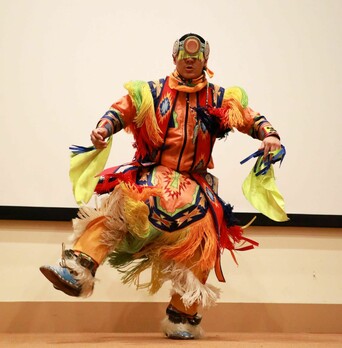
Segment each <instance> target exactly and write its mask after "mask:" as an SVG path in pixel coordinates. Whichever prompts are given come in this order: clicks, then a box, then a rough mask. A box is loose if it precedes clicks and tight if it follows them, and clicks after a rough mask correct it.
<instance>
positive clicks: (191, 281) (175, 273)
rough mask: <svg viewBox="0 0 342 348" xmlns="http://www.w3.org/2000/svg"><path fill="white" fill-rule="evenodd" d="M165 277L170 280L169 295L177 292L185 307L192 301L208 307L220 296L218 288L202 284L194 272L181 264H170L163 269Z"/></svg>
mask: <svg viewBox="0 0 342 348" xmlns="http://www.w3.org/2000/svg"><path fill="white" fill-rule="evenodd" d="M164 273H165V277H167V278H168V279H170V280H171V282H172V290H171V296H172V295H173V294H174V293H177V294H178V295H180V296H181V299H182V301H183V304H184V306H185V307H186V308H189V307H191V306H192V305H193V304H194V303H196V302H197V303H198V304H200V305H202V307H203V308H209V307H212V306H214V305H215V304H216V301H217V300H218V299H219V298H220V291H221V290H220V289H218V288H216V287H214V286H213V285H210V284H202V283H201V282H200V281H199V280H198V278H196V276H195V275H194V273H193V272H192V271H191V270H189V269H187V268H186V267H184V266H181V265H175V264H173V265H171V266H169V267H168V268H167V269H165V271H164Z"/></svg>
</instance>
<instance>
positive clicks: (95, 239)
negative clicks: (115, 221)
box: [73, 216, 109, 265]
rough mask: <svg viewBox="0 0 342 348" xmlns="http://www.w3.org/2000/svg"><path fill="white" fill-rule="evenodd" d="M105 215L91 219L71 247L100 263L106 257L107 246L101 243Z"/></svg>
mask: <svg viewBox="0 0 342 348" xmlns="http://www.w3.org/2000/svg"><path fill="white" fill-rule="evenodd" d="M105 219H106V217H104V216H102V217H100V218H98V219H96V220H94V221H92V222H91V223H90V224H89V225H88V226H87V228H86V230H85V231H84V232H83V234H82V235H81V237H80V238H79V239H78V240H77V241H76V243H75V245H74V247H73V249H74V250H75V251H79V252H82V253H84V254H86V255H88V256H90V257H91V258H92V259H93V260H94V261H96V262H97V264H98V265H100V264H101V263H102V262H103V261H104V259H105V258H106V257H107V254H108V252H109V247H108V246H107V245H105V244H103V241H102V236H101V235H102V233H103V231H104V229H105V225H104V221H105Z"/></svg>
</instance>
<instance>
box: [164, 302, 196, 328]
mask: <svg viewBox="0 0 342 348" xmlns="http://www.w3.org/2000/svg"><path fill="white" fill-rule="evenodd" d="M166 314H167V315H168V318H169V320H170V321H171V322H172V323H174V324H180V323H182V324H186V323H189V324H190V325H192V326H197V325H199V324H200V323H201V320H202V316H201V315H199V314H197V313H196V314H194V315H190V314H186V313H182V312H180V311H178V310H177V309H176V308H175V307H173V306H172V305H169V306H168V307H167V308H166Z"/></svg>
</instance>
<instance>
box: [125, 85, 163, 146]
mask: <svg viewBox="0 0 342 348" xmlns="http://www.w3.org/2000/svg"><path fill="white" fill-rule="evenodd" d="M124 87H125V88H126V89H127V91H128V93H129V95H130V96H131V98H132V100H133V103H134V106H135V108H136V110H137V116H136V117H135V118H134V123H135V125H136V127H138V128H141V127H143V126H144V127H146V132H147V135H148V137H149V140H150V141H151V142H152V143H153V144H155V145H160V144H161V143H162V141H163V139H162V137H161V130H160V128H159V126H158V122H157V119H156V117H155V113H154V104H153V97H152V94H151V90H150V87H149V85H148V83H146V82H143V81H131V82H128V83H126V84H125V85H124ZM131 130H132V128H131ZM133 133H134V131H133Z"/></svg>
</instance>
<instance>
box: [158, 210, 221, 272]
mask: <svg viewBox="0 0 342 348" xmlns="http://www.w3.org/2000/svg"><path fill="white" fill-rule="evenodd" d="M213 225H214V222H213V219H212V216H211V214H210V213H209V212H208V213H207V215H206V216H205V217H204V218H203V219H202V220H201V221H199V222H198V223H196V224H194V226H192V227H191V228H190V229H188V230H186V231H185V232H182V233H181V235H180V236H181V238H179V240H177V241H174V242H173V243H170V244H169V245H166V246H162V247H161V249H160V257H161V258H162V259H163V260H165V261H173V262H176V263H180V264H187V263H188V262H189V261H190V262H191V263H192V264H191V266H196V267H199V268H200V269H201V270H202V271H205V270H210V269H212V268H213V267H214V264H215V261H216V255H217V248H218V243H217V235H216V233H215V231H214V230H213ZM172 235H175V236H176V234H175V233H171V236H169V235H168V234H165V238H167V237H170V238H172ZM161 238H163V237H161ZM198 249H200V250H201V253H200V257H199V259H198V261H196V263H195V264H193V263H194V255H195V253H196V251H197V250H198Z"/></svg>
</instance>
